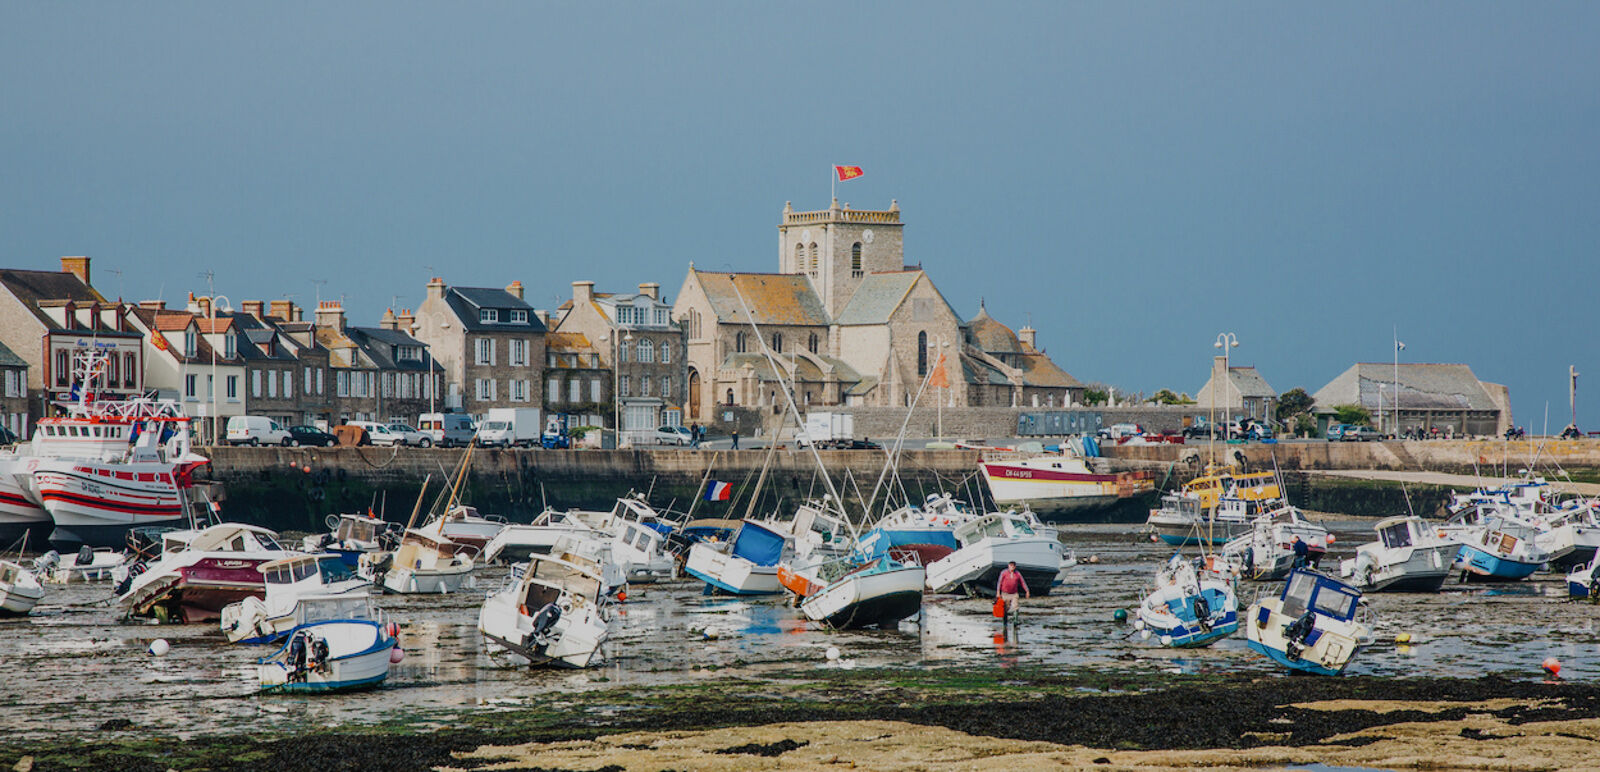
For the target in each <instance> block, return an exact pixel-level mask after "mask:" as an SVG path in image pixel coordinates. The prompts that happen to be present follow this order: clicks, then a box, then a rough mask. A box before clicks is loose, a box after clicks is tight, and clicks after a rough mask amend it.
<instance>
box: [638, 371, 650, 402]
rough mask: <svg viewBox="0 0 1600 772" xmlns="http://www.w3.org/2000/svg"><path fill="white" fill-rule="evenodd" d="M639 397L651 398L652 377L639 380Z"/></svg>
mask: <svg viewBox="0 0 1600 772" xmlns="http://www.w3.org/2000/svg"><path fill="white" fill-rule="evenodd" d="M639 396H641V397H648V396H650V376H648V375H646V376H644V377H642V378H640V379H639Z"/></svg>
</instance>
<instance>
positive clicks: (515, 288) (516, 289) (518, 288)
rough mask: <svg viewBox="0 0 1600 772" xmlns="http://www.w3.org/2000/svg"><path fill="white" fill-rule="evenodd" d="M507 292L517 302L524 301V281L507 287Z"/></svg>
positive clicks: (518, 281) (515, 282) (514, 282)
mask: <svg viewBox="0 0 1600 772" xmlns="http://www.w3.org/2000/svg"><path fill="white" fill-rule="evenodd" d="M506 292H509V293H511V295H512V296H513V297H515V298H516V299H517V300H521V299H522V281H521V280H520V279H519V280H517V281H513V282H511V283H510V284H507V285H506Z"/></svg>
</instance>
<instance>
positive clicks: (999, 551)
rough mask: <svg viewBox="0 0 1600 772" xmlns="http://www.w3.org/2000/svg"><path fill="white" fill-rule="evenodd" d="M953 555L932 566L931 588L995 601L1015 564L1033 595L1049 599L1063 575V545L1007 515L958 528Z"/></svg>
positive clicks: (990, 517) (1030, 593)
mask: <svg viewBox="0 0 1600 772" xmlns="http://www.w3.org/2000/svg"><path fill="white" fill-rule="evenodd" d="M954 534H955V539H956V543H957V544H958V545H959V546H958V547H957V548H956V550H955V551H954V552H952V553H950V554H949V555H947V556H945V557H943V558H940V559H939V560H936V561H934V562H933V563H930V564H928V566H927V569H928V578H927V584H928V589H930V590H932V591H934V592H939V593H944V592H966V593H968V594H979V595H987V596H993V595H994V594H995V582H997V581H998V580H999V577H1000V572H1001V571H1003V570H1005V568H1006V564H1008V563H1012V562H1015V563H1016V564H1017V570H1018V571H1019V572H1021V574H1022V578H1023V580H1024V581H1026V582H1027V583H1028V593H1029V595H1032V596H1035V597H1037V596H1041V595H1049V594H1050V589H1051V586H1052V585H1053V584H1054V583H1055V578H1056V575H1057V574H1059V573H1060V572H1061V544H1060V543H1059V542H1057V541H1056V540H1055V539H1053V538H1049V537H1046V536H1042V535H1040V534H1038V533H1037V532H1035V531H1034V530H1033V528H1032V527H1031V526H1029V525H1028V523H1027V521H1026V520H1024V519H1023V518H1022V517H1019V516H1018V515H1015V514H1012V513H1009V512H998V513H991V514H987V515H984V516H982V517H978V518H975V519H973V520H970V521H968V522H965V523H962V524H960V525H958V526H956V528H955V531H954Z"/></svg>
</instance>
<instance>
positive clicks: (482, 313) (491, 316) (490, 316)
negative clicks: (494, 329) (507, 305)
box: [478, 308, 500, 324]
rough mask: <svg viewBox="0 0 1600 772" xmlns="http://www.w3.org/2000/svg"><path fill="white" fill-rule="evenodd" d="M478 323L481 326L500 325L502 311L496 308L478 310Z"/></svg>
mask: <svg viewBox="0 0 1600 772" xmlns="http://www.w3.org/2000/svg"><path fill="white" fill-rule="evenodd" d="M478 322H479V323H480V324H499V323H500V310H499V309H496V308H480V309H478Z"/></svg>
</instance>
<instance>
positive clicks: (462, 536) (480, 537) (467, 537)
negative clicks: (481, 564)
mask: <svg viewBox="0 0 1600 772" xmlns="http://www.w3.org/2000/svg"><path fill="white" fill-rule="evenodd" d="M505 527H506V520H505V518H503V517H500V516H499V515H490V516H488V517H485V516H483V515H480V514H478V509H477V507H469V506H465V505H460V504H458V505H456V506H453V507H450V508H448V509H446V510H445V512H444V514H442V515H439V516H438V517H435V518H433V519H432V520H429V521H428V522H427V523H426V524H424V525H423V526H422V529H423V530H425V531H430V532H433V533H436V534H438V535H439V536H442V537H444V538H446V539H449V540H450V541H452V542H454V543H456V544H462V545H466V546H468V547H471V548H472V549H473V554H479V553H482V552H483V548H484V547H485V546H487V545H488V544H489V541H490V540H492V539H493V538H494V537H495V535H496V534H498V533H500V530H501V529H502V528H505Z"/></svg>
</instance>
